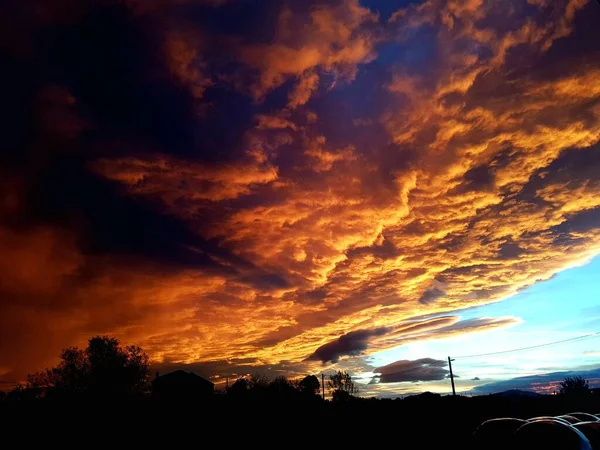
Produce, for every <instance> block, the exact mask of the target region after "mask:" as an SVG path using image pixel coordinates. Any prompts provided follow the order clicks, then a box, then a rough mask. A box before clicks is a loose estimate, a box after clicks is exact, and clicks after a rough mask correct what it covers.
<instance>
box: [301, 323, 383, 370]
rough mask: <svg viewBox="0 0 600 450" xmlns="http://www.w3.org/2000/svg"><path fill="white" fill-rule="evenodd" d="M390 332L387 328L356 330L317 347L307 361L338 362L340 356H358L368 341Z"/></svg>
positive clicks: (367, 344) (366, 346) (365, 347)
mask: <svg viewBox="0 0 600 450" xmlns="http://www.w3.org/2000/svg"><path fill="white" fill-rule="evenodd" d="M388 331H390V329H389V328H385V327H382V328H376V329H374V330H358V331H352V332H350V333H348V334H345V335H343V336H340V337H339V338H337V339H336V340H335V341H332V342H329V343H327V344H325V345H322V346H321V347H319V348H318V349H317V350H315V352H314V353H313V354H312V355H310V356H309V357H308V358H307V360H308V361H321V362H323V363H326V362H329V361H331V362H334V363H335V362H338V360H339V359H340V357H341V356H349V355H360V354H361V353H362V352H364V351H365V350H366V349H367V348H368V346H369V340H370V339H371V338H373V337H376V336H382V335H384V334H385V333H387V332H388Z"/></svg>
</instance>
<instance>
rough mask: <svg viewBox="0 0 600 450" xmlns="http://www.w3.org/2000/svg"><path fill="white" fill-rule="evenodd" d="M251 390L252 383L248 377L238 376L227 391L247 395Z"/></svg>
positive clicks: (232, 393)
mask: <svg viewBox="0 0 600 450" xmlns="http://www.w3.org/2000/svg"><path fill="white" fill-rule="evenodd" d="M249 390H250V383H248V380H247V379H246V378H238V379H237V380H235V383H233V384H232V385H231V387H230V388H229V390H228V391H227V393H228V394H230V395H246V394H247V393H248V391H249Z"/></svg>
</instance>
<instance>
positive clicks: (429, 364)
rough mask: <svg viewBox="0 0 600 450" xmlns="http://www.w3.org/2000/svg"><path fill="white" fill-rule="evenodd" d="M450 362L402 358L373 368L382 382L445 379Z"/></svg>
mask: <svg viewBox="0 0 600 450" xmlns="http://www.w3.org/2000/svg"><path fill="white" fill-rule="evenodd" d="M447 365H448V363H447V362H446V361H443V360H439V359H432V358H421V359H417V360H414V361H409V360H401V361H396V362H393V363H391V364H388V365H386V366H383V367H378V368H376V369H373V372H374V373H378V374H380V375H379V382H380V383H401V382H407V381H409V382H413V383H416V382H418V381H436V380H443V379H445V378H446V377H447V376H448V374H449V373H450V372H449V370H448V369H446V367H447Z"/></svg>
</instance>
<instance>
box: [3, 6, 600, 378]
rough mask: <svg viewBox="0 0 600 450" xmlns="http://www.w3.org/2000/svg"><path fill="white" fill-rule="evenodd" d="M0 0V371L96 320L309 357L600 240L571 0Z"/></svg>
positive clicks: (547, 269) (413, 319)
mask: <svg viewBox="0 0 600 450" xmlns="http://www.w3.org/2000/svg"><path fill="white" fill-rule="evenodd" d="M12 3H14V5H13V6H14V7H12V8H10V11H11V13H10V16H4V17H3V19H5V21H6V23H11V24H13V25H12V26H10V27H7V34H8V36H9V38H10V39H8V40H7V42H11V43H12V44H11V45H10V46H9V47H8V48H7V49H6V50H7V51H6V57H5V59H6V61H5V62H6V63H7V64H5V67H8V69H7V71H6V77H7V81H6V83H4V85H3V87H2V91H3V98H5V99H6V100H5V102H4V104H3V106H2V108H3V109H4V112H5V114H4V116H5V117H7V119H6V120H7V122H6V123H5V126H6V129H7V130H8V131H7V133H6V135H5V136H4V137H3V139H4V143H3V145H2V150H1V153H0V158H1V162H2V164H0V167H1V169H0V187H1V189H0V248H1V249H2V251H1V252H0V269H2V270H0V377H1V379H2V380H18V379H21V378H22V377H23V375H24V374H25V373H26V372H27V371H31V370H35V369H39V368H42V367H43V366H44V365H47V364H51V363H52V362H53V361H54V358H55V356H56V355H57V354H58V353H59V350H60V348H62V347H64V346H67V345H71V344H81V343H82V342H83V340H84V339H85V338H86V337H89V336H90V335H92V334H96V333H109V334H115V335H117V336H118V337H120V338H122V339H123V340H125V341H127V342H135V343H138V344H140V345H141V346H143V347H144V348H145V349H147V350H148V351H149V352H150V353H151V355H152V357H153V359H154V360H155V361H156V362H157V363H160V364H163V365H165V366H169V365H172V364H203V363H205V364H209V366H210V367H212V368H213V369H212V370H214V371H215V373H214V374H213V375H217V374H218V373H217V372H219V371H220V370H225V369H223V367H225V362H227V361H229V362H230V363H231V362H232V361H236V364H239V366H240V370H239V371H238V372H239V373H241V371H243V370H245V368H247V367H249V366H251V367H262V368H266V367H284V366H285V367H287V368H288V370H289V371H291V372H293V371H302V370H306V371H310V370H311V369H312V368H315V367H321V364H322V363H323V362H326V363H331V362H337V361H340V360H341V359H343V358H345V357H348V356H353V355H354V356H356V355H366V354H368V353H370V352H373V351H376V350H381V349H385V348H390V347H393V346H395V345H400V344H402V343H406V342H410V341H411V340H419V339H430V338H432V337H435V336H437V337H440V336H445V335H451V334H457V333H464V332H471V331H477V330H484V329H489V328H494V327H501V326H510V325H514V324H516V323H518V319H516V318H513V317H505V318H496V319H490V318H480V319H476V320H472V321H460V318H459V317H458V316H455V315H452V312H453V311H456V310H459V309H462V308H465V307H470V306H475V305H481V304H485V303H489V302H494V301H498V300H501V299H502V298H504V297H506V296H508V295H510V294H513V293H515V292H517V291H519V290H520V289H523V288H525V287H527V286H529V285H531V284H533V283H535V282H537V281H539V280H544V279H548V278H550V277H551V276H553V275H554V274H555V273H556V272H558V271H560V270H562V269H564V268H566V267H569V266H572V265H574V264H578V263H580V262H582V261H585V260H587V259H589V258H590V257H592V256H594V255H596V254H597V253H599V251H600V228H599V226H598V224H599V223H600V221H599V220H598V219H599V218H600V201H599V200H598V195H597V192H598V189H600V177H599V175H598V174H600V144H599V141H600V88H599V87H598V86H600V63H599V61H600V44H598V39H597V38H596V29H595V18H596V16H597V14H598V11H597V9H598V5H597V4H595V3H592V2H590V1H588V0H557V1H552V2H549V1H532V0H510V1H508V2H502V3H500V2H484V1H482V0H452V1H446V0H444V1H441V0H427V1H424V2H411V3H410V4H409V5H408V6H399V9H398V10H396V11H393V12H392V13H391V14H390V15H389V16H388V15H386V16H383V15H380V14H378V12H377V11H375V9H370V8H369V2H368V1H365V2H360V3H359V2H358V1H357V0H326V1H316V0H311V1H309V2H301V4H300V3H298V2H274V1H266V2H259V3H260V4H259V3H257V2H227V1H199V0H185V1H184V0H178V1H153V2H143V3H142V2H132V1H125V2H122V1H117V0H100V1H96V2H91V3H89V4H86V5H83V4H80V2H74V1H70V0H55V1H51V2H42V3H43V4H42V3H39V4H38V5H37V6H36V7H35V8H29V7H28V6H27V5H26V4H25V3H23V2H12ZM26 3H27V2H26ZM34 3H36V2H34ZM3 14H4V13H3ZM107 29H110V30H112V31H111V33H109V34H107V33H105V30H107ZM425 316H429V319H424V317H425ZM228 364H229V363H228ZM431 364H433V363H431ZM431 364H430V363H428V362H427V361H425V360H421V362H420V363H419V365H418V366H419V368H420V369H419V370H421V371H423V370H425V372H427V371H429V372H428V373H429V375H423V376H422V377H424V376H435V377H437V376H441V375H443V373H442V372H443V369H442V368H441V367H438V366H436V365H435V364H433V365H431ZM229 365H231V364H229ZM169 367H170V366H169ZM206 367H208V366H206ZM381 369H382V370H383V369H385V371H382V372H381V378H380V380H381V382H382V383H385V382H390V381H392V380H394V379H395V375H394V373H396V372H393V370H395V369H396V368H395V366H394V367H386V368H381ZM234 372H235V370H234ZM417 372H418V371H417ZM228 373H229V372H228ZM400 378H402V377H400ZM399 381H400V380H399ZM401 381H405V380H404V379H403V380H401ZM407 381H411V380H407Z"/></svg>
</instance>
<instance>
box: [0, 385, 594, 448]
mask: <svg viewBox="0 0 600 450" xmlns="http://www.w3.org/2000/svg"><path fill="white" fill-rule="evenodd" d="M575 411H584V412H589V413H592V414H593V413H600V399H599V398H598V396H590V397H589V398H587V399H569V398H566V397H563V396H547V397H539V398H522V397H515V398H503V397H495V396H480V397H460V396H458V397H454V398H453V397H434V396H432V397H428V396H415V397H409V398H406V399H403V400H376V399H358V400H352V401H347V402H338V403H333V402H322V401H321V400H320V399H318V398H315V399H313V401H309V402H306V401H292V402H289V401H287V402H284V401H280V400H273V399H248V398H242V399H240V398H233V397H227V396H224V395H214V396H212V397H210V398H207V399H204V400H198V401H195V402H158V401H153V400H152V399H148V398H141V399H135V400H134V399H132V400H128V401H123V400H119V401H111V400H109V399H106V398H104V399H100V400H96V401H94V402H91V401H86V402H83V401H81V400H79V401H68V402H67V401H60V402H59V401H56V400H37V401H25V402H12V403H9V402H4V403H2V404H0V427H1V429H2V430H3V431H2V436H3V439H2V440H1V441H0V442H2V443H4V444H7V443H11V444H12V445H9V446H6V447H5V446H4V445H2V444H0V445H2V447H3V448H15V447H19V448H20V447H23V448H29V447H32V446H34V445H35V446H37V445H43V446H44V448H56V446H58V448H61V447H68V448H71V447H91V448H97V447H106V446H110V447H114V448H118V449H121V448H174V447H180V446H186V447H189V446H192V447H194V448H200V447H207V446H210V447H213V448H219V447H223V448H231V447H238V446H243V447H240V448H252V449H253V448H256V447H257V446H258V448H279V447H285V448H304V447H312V448H315V447H316V448H323V447H325V446H331V447H333V446H342V447H348V448H357V447H359V446H367V447H369V448H371V447H373V446H376V447H377V446H379V445H391V446H393V447H395V448H399V449H405V448H406V449H413V448H414V449H438V448H439V449H442V448H443V449H448V448H456V449H468V448H469V442H470V436H471V434H472V433H473V431H474V429H475V428H476V427H477V426H478V425H479V424H480V423H481V422H483V421H485V420H487V419H490V418H495V417H516V418H524V419H526V418H530V417H535V416H556V415H561V414H566V413H569V412H575Z"/></svg>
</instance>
